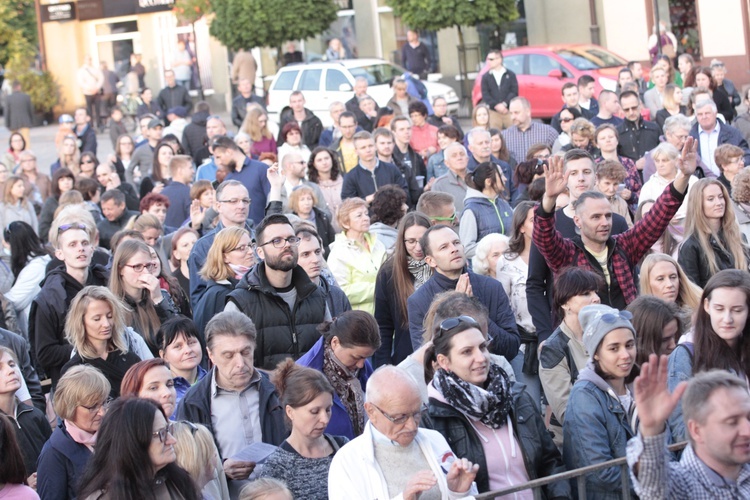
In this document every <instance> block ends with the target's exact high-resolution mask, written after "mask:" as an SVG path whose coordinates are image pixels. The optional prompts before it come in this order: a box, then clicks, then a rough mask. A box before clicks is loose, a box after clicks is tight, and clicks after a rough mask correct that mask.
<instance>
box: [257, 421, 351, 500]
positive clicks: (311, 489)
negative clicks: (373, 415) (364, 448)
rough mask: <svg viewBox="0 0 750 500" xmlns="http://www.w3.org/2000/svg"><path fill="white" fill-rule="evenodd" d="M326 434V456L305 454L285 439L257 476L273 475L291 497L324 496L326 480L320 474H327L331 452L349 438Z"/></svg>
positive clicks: (312, 499) (311, 499) (321, 498)
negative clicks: (307, 455)
mask: <svg viewBox="0 0 750 500" xmlns="http://www.w3.org/2000/svg"><path fill="white" fill-rule="evenodd" d="M325 437H326V439H327V440H328V442H329V443H330V444H331V446H332V447H333V453H331V454H330V455H328V456H327V457H325V458H305V457H303V456H302V455H300V454H299V453H297V451H296V450H295V449H294V448H292V447H291V446H290V445H289V443H288V442H286V441H284V442H283V443H281V445H280V446H279V448H278V449H277V450H276V451H275V452H273V453H272V454H271V456H269V457H268V459H267V460H266V462H265V463H264V464H263V470H262V471H261V473H260V477H272V478H274V479H278V480H279V481H282V482H284V483H286V485H287V487H288V488H289V490H290V491H291V492H292V496H293V497H294V498H304V499H306V500H318V499H319V500H327V499H328V481H327V480H325V481H322V480H321V478H326V479H327V478H328V469H329V468H330V467H331V460H333V456H334V455H335V454H336V452H337V451H338V450H339V448H340V447H341V446H343V445H345V444H346V443H347V442H348V441H349V440H348V439H347V438H346V437H344V436H330V435H328V434H326V435H325Z"/></svg>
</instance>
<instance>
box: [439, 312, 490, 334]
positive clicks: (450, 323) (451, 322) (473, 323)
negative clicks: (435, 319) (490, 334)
mask: <svg viewBox="0 0 750 500" xmlns="http://www.w3.org/2000/svg"><path fill="white" fill-rule="evenodd" d="M462 325H469V326H470V327H471V328H476V329H478V330H479V329H480V327H479V323H478V322H477V320H475V319H474V318H472V317H471V316H465V315H461V316H456V317H454V318H446V319H444V320H443V321H441V322H440V326H439V327H438V328H439V329H438V332H437V335H435V337H439V336H441V335H442V334H444V333H450V332H451V331H453V330H455V329H456V328H458V327H459V326H462Z"/></svg>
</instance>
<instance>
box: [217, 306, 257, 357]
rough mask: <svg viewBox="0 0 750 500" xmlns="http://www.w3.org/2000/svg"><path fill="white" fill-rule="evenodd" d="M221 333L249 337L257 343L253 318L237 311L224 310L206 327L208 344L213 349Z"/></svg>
mask: <svg viewBox="0 0 750 500" xmlns="http://www.w3.org/2000/svg"><path fill="white" fill-rule="evenodd" d="M219 335H227V336H232V337H247V338H248V339H249V340H251V341H252V343H253V344H255V339H256V337H257V331H256V330H255V325H254V324H253V322H252V320H251V319H250V318H248V317H247V316H245V315H244V314H242V313H241V312H237V311H223V312H220V313H219V314H217V315H216V316H214V317H213V318H211V321H209V322H208V324H207V325H206V329H205V336H206V346H207V347H208V348H209V349H212V348H213V346H214V343H215V342H216V337H217V336H219Z"/></svg>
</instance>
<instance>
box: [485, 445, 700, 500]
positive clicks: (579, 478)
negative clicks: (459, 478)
mask: <svg viewBox="0 0 750 500" xmlns="http://www.w3.org/2000/svg"><path fill="white" fill-rule="evenodd" d="M685 446H687V442H683V443H677V444H673V445H670V446H669V451H678V450H682V449H683V448H684V447H685ZM609 467H620V472H621V474H620V479H621V481H620V488H621V491H622V498H623V499H629V498H630V482H629V480H628V477H629V476H628V463H627V458H625V457H622V458H616V459H614V460H610V461H608V462H602V463H600V464H596V465H589V466H588V467H581V468H580V469H575V470H571V471H567V472H562V473H560V474H555V475H554V476H548V477H545V478H541V479H534V480H533V481H529V482H528V483H524V484H520V485H518V486H514V487H512V488H506V489H504V490H498V491H489V492H487V493H482V494H481V495H477V496H476V499H477V500H490V499H492V498H502V497H503V496H505V495H510V494H512V493H517V492H519V491H525V490H532V491H533V493H534V500H541V499H542V498H543V496H542V488H543V487H544V486H546V485H548V484H550V483H554V482H557V481H569V480H571V479H575V481H576V484H577V486H578V500H586V475H587V474H590V473H592V472H596V471H598V470H600V469H607V468H609Z"/></svg>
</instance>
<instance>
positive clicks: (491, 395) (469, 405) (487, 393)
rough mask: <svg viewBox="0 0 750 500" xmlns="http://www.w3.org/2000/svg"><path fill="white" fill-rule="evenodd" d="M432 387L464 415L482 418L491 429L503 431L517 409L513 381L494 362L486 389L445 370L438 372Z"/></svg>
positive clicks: (491, 364) (480, 419)
mask: <svg viewBox="0 0 750 500" xmlns="http://www.w3.org/2000/svg"><path fill="white" fill-rule="evenodd" d="M432 385H433V386H434V387H435V389H437V390H438V391H439V392H440V394H442V396H443V397H444V398H445V400H446V401H447V402H448V404H450V405H451V406H452V407H454V408H455V409H457V410H458V411H460V412H461V413H463V414H464V415H467V416H469V417H472V418H475V419H478V420H479V421H480V422H482V423H483V424H484V425H486V426H487V427H491V428H493V429H499V428H500V427H502V426H504V425H505V424H506V423H507V421H508V414H509V413H510V410H511V408H512V406H513V397H512V396H511V393H510V385H511V384H510V379H509V378H508V375H507V374H506V373H505V372H504V371H503V369H502V368H500V367H499V366H498V365H496V364H494V363H490V373H489V375H488V376H487V388H486V389H483V388H482V387H479V386H476V385H474V384H470V383H468V382H466V381H465V380H462V379H460V378H459V377H458V375H456V374H455V373H452V372H447V371H445V370H444V369H442V368H440V369H439V370H438V371H436V372H435V376H434V377H433V379H432Z"/></svg>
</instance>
